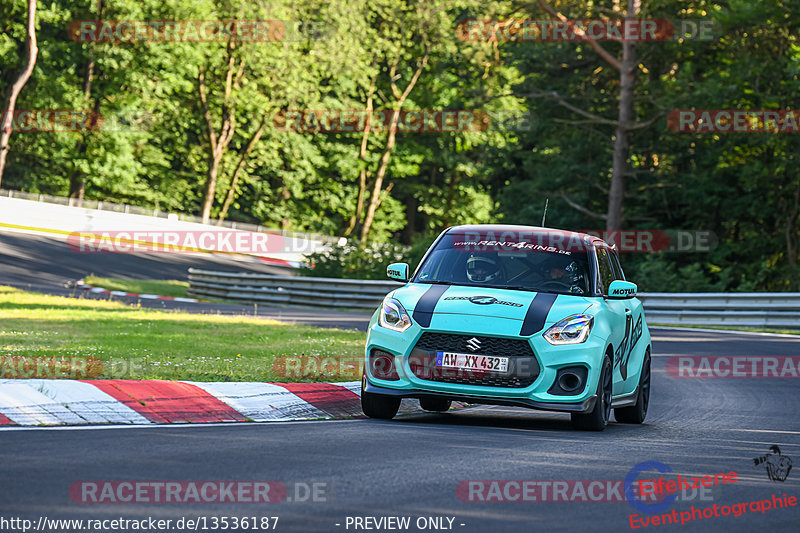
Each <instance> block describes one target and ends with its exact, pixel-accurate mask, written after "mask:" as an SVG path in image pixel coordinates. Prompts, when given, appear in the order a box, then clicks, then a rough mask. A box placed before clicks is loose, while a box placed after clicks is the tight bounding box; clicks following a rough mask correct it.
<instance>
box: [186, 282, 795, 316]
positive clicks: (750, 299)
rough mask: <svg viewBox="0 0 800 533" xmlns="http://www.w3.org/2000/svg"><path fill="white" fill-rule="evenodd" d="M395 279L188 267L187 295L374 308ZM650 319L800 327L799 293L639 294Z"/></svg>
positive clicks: (271, 302)
mask: <svg viewBox="0 0 800 533" xmlns="http://www.w3.org/2000/svg"><path fill="white" fill-rule="evenodd" d="M401 286H402V283H397V282H394V281H368V280H356V279H338V278H309V277H299V276H275V275H267V274H250V273H238V272H215V271H208V270H199V269H195V268H190V269H189V291H188V293H189V296H192V297H199V298H215V299H220V300H232V301H236V302H242V303H259V304H273V305H304V306H313V307H328V308H347V309H364V310H370V311H371V310H374V309H376V308H377V307H378V305H380V303H381V300H382V299H383V297H384V296H385V295H386V294H387V293H388V292H390V291H392V290H394V289H396V288H397V287H401ZM638 298H639V299H641V300H642V302H643V303H644V308H645V312H646V313H647V321H648V323H652V324H687V325H705V326H740V327H769V328H789V329H800V293H797V292H787V293H765V292H744V293H716V292H708V293H667V292H650V293H642V294H639V295H638Z"/></svg>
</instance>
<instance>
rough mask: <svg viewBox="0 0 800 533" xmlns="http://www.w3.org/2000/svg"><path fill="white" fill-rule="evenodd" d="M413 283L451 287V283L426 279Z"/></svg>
mask: <svg viewBox="0 0 800 533" xmlns="http://www.w3.org/2000/svg"><path fill="white" fill-rule="evenodd" d="M414 283H426V284H428V285H453V282H451V281H444V280H441V279H426V280H424V281H415V282H414Z"/></svg>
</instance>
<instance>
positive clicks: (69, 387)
mask: <svg viewBox="0 0 800 533" xmlns="http://www.w3.org/2000/svg"><path fill="white" fill-rule="evenodd" d="M360 394H361V382H360V381H349V382H345V383H260V382H233V383H231V382H212V383H201V382H196V381H161V380H141V381H139V380H123V379H96V380H65V379H3V380H0V426H14V425H16V426H55V425H86V424H134V425H149V424H173V423H209V422H248V421H251V422H280V421H291V420H309V419H330V418H345V417H363V416H364V414H363V413H362V411H361V399H360ZM418 410H419V408H418V407H417V406H416V402H413V403H412V401H411V400H404V401H403V405H402V406H401V411H403V412H409V411H418Z"/></svg>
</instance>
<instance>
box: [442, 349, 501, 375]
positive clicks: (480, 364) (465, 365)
mask: <svg viewBox="0 0 800 533" xmlns="http://www.w3.org/2000/svg"><path fill="white" fill-rule="evenodd" d="M436 366H438V367H442V368H459V369H464V370H482V371H484V372H508V357H495V356H493V355H472V354H466V353H455V352H436Z"/></svg>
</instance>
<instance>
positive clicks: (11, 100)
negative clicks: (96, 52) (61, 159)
mask: <svg viewBox="0 0 800 533" xmlns="http://www.w3.org/2000/svg"><path fill="white" fill-rule="evenodd" d="M27 34H28V35H27V49H28V59H27V62H26V64H25V67H24V68H23V69H22V72H20V74H19V77H17V81H15V82H14V84H13V85H11V90H10V91H9V94H8V99H7V100H6V105H5V107H4V108H3V109H2V110H0V111H2V113H3V120H2V124H0V126H1V127H0V183H2V182H3V171H4V170H5V167H6V157H7V156H8V151H9V141H10V140H11V127H12V123H13V120H14V108H15V106H16V104H17V97H18V96H19V93H20V91H22V88H23V87H24V86H25V84H26V83H28V80H29V79H30V77H31V74H33V67H34V65H36V56H37V54H38V53H39V48H38V46H37V44H36V0H28V27H27Z"/></svg>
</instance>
